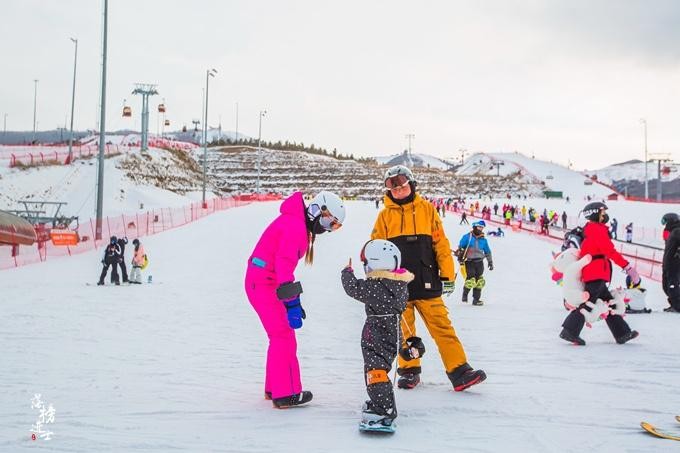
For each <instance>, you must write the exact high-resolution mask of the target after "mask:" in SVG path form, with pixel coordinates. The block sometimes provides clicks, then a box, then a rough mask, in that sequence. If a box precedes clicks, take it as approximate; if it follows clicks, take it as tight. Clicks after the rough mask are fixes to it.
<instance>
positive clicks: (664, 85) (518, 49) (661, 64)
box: [0, 0, 680, 169]
mask: <svg viewBox="0 0 680 453" xmlns="http://www.w3.org/2000/svg"><path fill="white" fill-rule="evenodd" d="M102 10H103V2H102V1H97V0H3V1H2V3H1V4H0V62H1V64H2V69H1V70H0V115H4V114H5V113H6V114H7V115H8V116H7V128H8V129H9V130H32V128H33V88H34V82H33V80H34V79H39V82H38V96H37V99H38V101H37V104H38V108H37V111H38V113H37V120H38V123H39V124H38V129H41V130H42V129H53V128H55V127H57V126H63V125H64V123H65V122H66V121H67V117H68V115H69V114H70V97H71V80H72V70H73V68H72V65H73V50H74V46H73V43H72V42H71V41H70V40H69V37H75V38H78V40H79V48H78V81H77V93H76V113H75V127H76V129H81V130H82V129H86V128H94V127H95V126H96V124H97V103H98V99H99V96H98V90H99V77H100V64H101V58H100V53H101V29H102ZM207 68H216V69H217V70H218V72H219V73H218V75H217V77H216V78H215V79H211V83H210V115H209V124H210V126H217V124H218V122H219V121H220V117H221V122H222V128H223V129H224V130H234V129H235V123H236V103H237V102H238V104H239V131H240V132H241V133H245V134H248V135H250V136H257V127H258V112H259V110H261V109H266V110H267V111H268V114H267V116H266V117H265V119H264V121H263V128H262V135H263V138H264V139H267V140H278V139H281V140H286V139H288V140H296V141H298V142H299V141H303V142H304V143H305V144H310V143H314V144H315V145H317V146H323V147H326V148H328V149H333V148H337V149H338V151H340V152H342V153H354V154H355V155H363V156H371V155H386V154H392V153H396V152H399V151H401V150H403V149H404V148H405V147H406V146H407V140H406V138H405V135H406V134H410V133H412V134H415V141H414V147H413V149H414V151H415V152H423V153H428V154H432V155H436V156H443V157H445V156H460V151H459V150H460V149H467V150H468V152H472V151H489V152H491V151H494V152H497V151H515V150H517V151H521V152H523V153H525V154H528V155H531V154H535V156H536V157H540V158H543V159H547V160H553V161H556V162H561V163H565V164H566V163H567V162H568V161H571V162H572V163H573V164H574V166H575V168H580V169H583V168H589V169H592V168H596V167H601V166H604V165H607V164H609V163H613V162H618V161H623V160H627V159H632V158H643V157H644V139H643V137H644V136H643V128H642V125H641V124H640V118H643V117H644V118H646V119H647V122H648V147H649V152H650V153H671V154H672V157H673V158H675V159H676V160H678V159H680V149H679V148H680V127H679V126H680V1H673V0H668V1H660V0H647V1H627V0H611V1H604V0H600V1H598V0H583V1H579V0H564V1H547V0H542V1H509V0H499V1H465V2H463V1H452V0H447V1H422V2H414V1H408V2H407V1H400V0H389V1H372V0H363V1H354V0H343V1H333V2H331V1H323V0H308V1H307V0H304V1H288V0H277V1H275V0H271V1H257V0H250V1H246V0H243V1H228V0H193V1H187V0H181V1H180V0H111V1H110V2H109V60H108V85H107V86H108V90H107V121H106V123H107V129H108V130H115V129H122V128H135V129H139V127H140V115H139V114H140V112H141V98H140V97H135V96H132V95H131V94H130V93H131V91H132V90H133V88H134V83H135V82H149V83H157V84H158V91H159V92H160V95H159V96H157V97H155V98H152V102H151V105H152V106H153V109H152V114H151V120H150V128H151V130H152V131H153V132H155V131H156V124H157V113H156V105H157V104H158V103H159V102H160V101H161V99H162V98H165V104H166V106H167V108H168V111H167V118H168V119H169V120H170V121H171V123H172V127H171V129H178V128H180V127H181V126H182V125H187V126H188V127H191V120H192V119H194V118H196V119H199V118H201V117H202V115H201V103H202V101H201V96H202V88H203V87H204V86H205V71H206V69H207ZM124 99H127V103H128V104H129V105H130V106H131V107H132V108H133V115H134V116H133V118H132V119H129V118H122V116H121V110H122V107H123V100H124Z"/></svg>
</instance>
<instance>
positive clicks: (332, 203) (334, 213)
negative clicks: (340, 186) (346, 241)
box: [307, 190, 345, 231]
mask: <svg viewBox="0 0 680 453" xmlns="http://www.w3.org/2000/svg"><path fill="white" fill-rule="evenodd" d="M324 213H326V214H330V215H323V214H324ZM307 215H308V216H309V219H310V220H311V221H315V220H317V219H318V222H319V224H320V225H321V227H323V229H324V230H326V231H334V230H337V229H338V228H340V227H341V226H342V223H343V222H344V221H345V205H344V204H343V202H342V199H340V197H339V196H337V195H336V194H334V193H333V192H328V191H326V190H323V191H321V192H319V193H318V194H317V195H316V196H315V197H314V198H313V199H312V201H311V202H310V203H309V206H307Z"/></svg>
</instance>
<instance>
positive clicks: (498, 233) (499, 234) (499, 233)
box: [489, 227, 505, 237]
mask: <svg viewBox="0 0 680 453" xmlns="http://www.w3.org/2000/svg"><path fill="white" fill-rule="evenodd" d="M489 236H496V237H503V236H505V232H504V231H503V230H502V229H501V227H498V229H497V230H496V231H489Z"/></svg>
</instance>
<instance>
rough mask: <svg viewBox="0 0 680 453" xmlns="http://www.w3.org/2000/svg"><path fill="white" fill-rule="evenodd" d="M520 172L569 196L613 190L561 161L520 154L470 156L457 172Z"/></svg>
mask: <svg viewBox="0 0 680 453" xmlns="http://www.w3.org/2000/svg"><path fill="white" fill-rule="evenodd" d="M517 171H520V172H521V174H522V175H524V176H527V177H529V178H531V179H532V180H533V181H535V182H537V183H540V184H542V185H544V190H553V191H561V192H562V193H563V195H564V196H565V197H567V196H569V197H570V198H571V199H575V200H581V199H583V198H585V197H586V196H591V197H594V198H603V197H606V196H607V195H609V194H610V193H612V190H611V189H609V188H606V187H603V186H601V185H599V184H593V183H592V182H591V181H590V180H589V179H588V178H587V177H585V176H584V175H583V174H581V173H579V172H577V171H574V170H571V169H568V168H566V167H564V166H561V165H559V164H555V163H551V162H545V161H541V160H537V159H532V158H530V157H527V156H524V155H523V154H520V153H480V154H474V155H472V156H470V157H469V158H468V159H466V161H465V163H464V164H463V165H462V166H461V167H460V168H459V169H458V171H457V172H456V173H457V174H460V175H469V174H486V175H496V174H497V173H500V174H501V175H508V174H512V173H516V172H517Z"/></svg>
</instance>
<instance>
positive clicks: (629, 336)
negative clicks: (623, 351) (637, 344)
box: [616, 330, 640, 344]
mask: <svg viewBox="0 0 680 453" xmlns="http://www.w3.org/2000/svg"><path fill="white" fill-rule="evenodd" d="M639 335H640V334H639V333H638V331H637V330H631V331H630V332H628V333H624V334H623V335H621V336H620V337H618V338H617V339H616V342H617V343H618V344H624V343H626V342H628V341H630V340H632V339H633V338H637V337H638V336H639Z"/></svg>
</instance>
